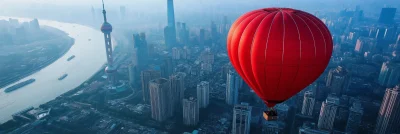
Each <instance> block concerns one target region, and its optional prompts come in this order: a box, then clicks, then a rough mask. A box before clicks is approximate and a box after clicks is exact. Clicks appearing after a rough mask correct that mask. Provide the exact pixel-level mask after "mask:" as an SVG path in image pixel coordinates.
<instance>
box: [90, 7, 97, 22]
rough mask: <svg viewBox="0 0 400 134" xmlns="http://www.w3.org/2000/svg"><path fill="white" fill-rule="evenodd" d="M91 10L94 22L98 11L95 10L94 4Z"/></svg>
mask: <svg viewBox="0 0 400 134" xmlns="http://www.w3.org/2000/svg"><path fill="white" fill-rule="evenodd" d="M90 11H91V12H92V19H93V22H96V11H95V10H94V7H93V6H92V8H91V10H90Z"/></svg>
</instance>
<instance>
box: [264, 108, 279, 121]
mask: <svg viewBox="0 0 400 134" xmlns="http://www.w3.org/2000/svg"><path fill="white" fill-rule="evenodd" d="M263 116H264V119H265V120H267V121H275V120H278V113H277V112H276V111H275V110H273V109H271V110H268V111H264V112H263Z"/></svg>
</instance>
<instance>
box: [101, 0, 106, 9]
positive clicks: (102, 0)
mask: <svg viewBox="0 0 400 134" xmlns="http://www.w3.org/2000/svg"><path fill="white" fill-rule="evenodd" d="M101 3H102V4H103V11H104V10H105V9H104V0H101Z"/></svg>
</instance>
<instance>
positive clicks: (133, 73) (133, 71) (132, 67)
mask: <svg viewBox="0 0 400 134" xmlns="http://www.w3.org/2000/svg"><path fill="white" fill-rule="evenodd" d="M128 69H129V71H128V73H129V84H130V85H131V86H132V87H133V86H134V84H135V81H136V75H137V68H136V65H135V64H133V63H131V64H129V67H128Z"/></svg>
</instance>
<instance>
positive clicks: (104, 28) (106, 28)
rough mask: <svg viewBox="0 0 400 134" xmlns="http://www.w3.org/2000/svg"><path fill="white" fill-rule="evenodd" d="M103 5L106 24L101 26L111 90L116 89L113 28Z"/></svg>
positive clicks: (106, 69) (106, 70)
mask: <svg viewBox="0 0 400 134" xmlns="http://www.w3.org/2000/svg"><path fill="white" fill-rule="evenodd" d="M101 2H102V4H103V17H104V23H103V25H102V26H101V32H103V33H104V41H105V45H106V54H107V67H106V68H105V70H104V71H105V72H106V73H107V79H108V82H109V84H110V86H111V88H113V87H115V76H114V73H115V72H116V68H115V67H114V66H113V56H112V51H113V50H112V49H113V48H112V44H111V32H112V26H111V24H110V23H108V22H107V17H106V10H105V9H104V1H103V0H102V1H101Z"/></svg>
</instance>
